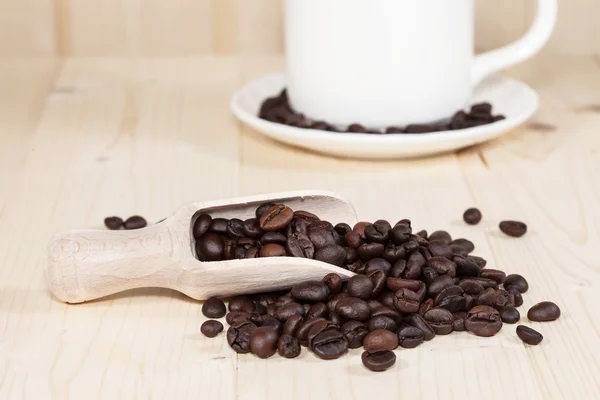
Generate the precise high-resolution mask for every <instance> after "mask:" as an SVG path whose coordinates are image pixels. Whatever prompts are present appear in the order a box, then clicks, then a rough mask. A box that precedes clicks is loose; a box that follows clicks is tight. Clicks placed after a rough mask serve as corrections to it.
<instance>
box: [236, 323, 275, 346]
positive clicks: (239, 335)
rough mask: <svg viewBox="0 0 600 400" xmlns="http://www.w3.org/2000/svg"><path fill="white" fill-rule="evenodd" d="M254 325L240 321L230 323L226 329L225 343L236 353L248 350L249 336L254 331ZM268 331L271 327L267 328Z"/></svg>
mask: <svg viewBox="0 0 600 400" xmlns="http://www.w3.org/2000/svg"><path fill="white" fill-rule="evenodd" d="M256 329H257V328H256V325H254V324H253V323H252V322H240V323H238V324H235V325H232V326H230V327H229V329H228V330H227V343H228V344H229V346H230V347H231V348H232V349H233V350H235V352H236V353H240V354H245V353H249V352H250V338H251V337H252V336H253V335H254V332H256ZM268 329H269V330H270V331H273V330H272V329H270V328H268Z"/></svg>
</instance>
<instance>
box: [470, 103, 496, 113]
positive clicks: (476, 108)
mask: <svg viewBox="0 0 600 400" xmlns="http://www.w3.org/2000/svg"><path fill="white" fill-rule="evenodd" d="M491 112H492V105H491V104H490V103H477V104H473V105H472V106H471V113H482V114H487V115H489V114H490V113H491Z"/></svg>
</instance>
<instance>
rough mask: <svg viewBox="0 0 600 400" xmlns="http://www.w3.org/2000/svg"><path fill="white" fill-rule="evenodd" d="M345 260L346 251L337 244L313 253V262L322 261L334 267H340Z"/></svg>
mask: <svg viewBox="0 0 600 400" xmlns="http://www.w3.org/2000/svg"><path fill="white" fill-rule="evenodd" d="M345 259H346V251H345V250H344V248H343V247H342V246H340V245H338V244H330V245H327V246H325V247H323V248H321V249H319V250H317V252H316V253H315V260H318V261H323V262H326V263H329V264H333V265H336V266H338V267H339V266H342V265H343V264H344V260H345Z"/></svg>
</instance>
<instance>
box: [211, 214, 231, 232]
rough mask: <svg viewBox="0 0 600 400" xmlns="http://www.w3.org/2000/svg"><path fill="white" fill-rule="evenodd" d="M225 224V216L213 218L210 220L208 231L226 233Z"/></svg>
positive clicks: (226, 221) (226, 223)
mask: <svg viewBox="0 0 600 400" xmlns="http://www.w3.org/2000/svg"><path fill="white" fill-rule="evenodd" d="M227 225H228V220H226V219H225V218H213V220H212V222H211V223H210V228H209V231H211V232H215V233H219V234H221V235H226V234H227Z"/></svg>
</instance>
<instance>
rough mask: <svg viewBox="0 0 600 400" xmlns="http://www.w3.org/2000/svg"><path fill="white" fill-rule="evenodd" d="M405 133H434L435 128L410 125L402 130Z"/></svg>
mask: <svg viewBox="0 0 600 400" xmlns="http://www.w3.org/2000/svg"><path fill="white" fill-rule="evenodd" d="M404 132H405V133H429V132H435V128H434V127H433V126H432V125H423V124H410V125H407V126H406V128H405V129H404Z"/></svg>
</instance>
